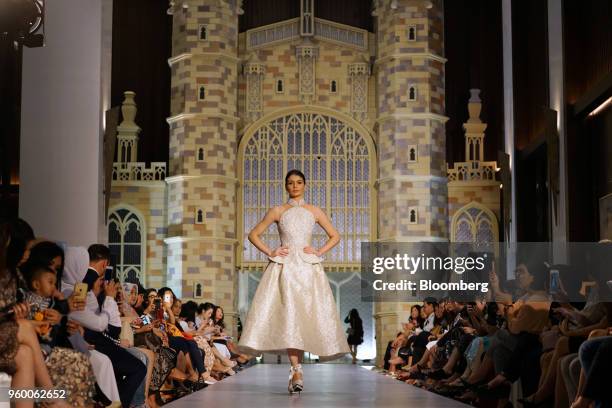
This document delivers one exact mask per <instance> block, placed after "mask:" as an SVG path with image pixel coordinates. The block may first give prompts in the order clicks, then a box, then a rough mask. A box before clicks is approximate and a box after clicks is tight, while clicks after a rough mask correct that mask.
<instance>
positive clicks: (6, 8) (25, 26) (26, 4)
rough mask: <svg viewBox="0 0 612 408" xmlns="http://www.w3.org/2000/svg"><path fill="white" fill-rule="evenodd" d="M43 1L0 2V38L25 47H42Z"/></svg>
mask: <svg viewBox="0 0 612 408" xmlns="http://www.w3.org/2000/svg"><path fill="white" fill-rule="evenodd" d="M44 15H45V2H44V0H2V1H0V36H4V37H7V38H9V39H10V40H12V41H14V42H15V43H16V44H17V45H18V44H21V45H25V46H26V47H42V46H43V44H44V36H43V35H42V34H38V33H37V32H38V31H39V30H41V29H43V30H44Z"/></svg>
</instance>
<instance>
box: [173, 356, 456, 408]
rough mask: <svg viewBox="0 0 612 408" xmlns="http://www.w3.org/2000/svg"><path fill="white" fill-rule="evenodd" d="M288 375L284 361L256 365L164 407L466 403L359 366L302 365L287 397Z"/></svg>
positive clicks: (440, 407)
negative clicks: (298, 390)
mask: <svg viewBox="0 0 612 408" xmlns="http://www.w3.org/2000/svg"><path fill="white" fill-rule="evenodd" d="M288 379H289V366H288V365H285V364H258V365H255V366H253V367H250V368H248V369H246V370H244V371H242V372H239V373H237V374H236V375H235V376H233V377H230V378H226V379H225V380H223V381H221V382H218V383H217V384H214V385H210V386H208V387H207V388H205V389H203V390H201V391H199V392H196V393H193V394H190V395H188V396H186V397H183V398H181V399H179V400H177V401H175V402H174V403H171V404H168V405H166V406H168V407H172V408H181V407H218V408H220V407H223V408H234V407H236V408H238V407H239V408H251V407H253V408H260V407H261V408H264V407H265V408H276V407H299V408H328V407H342V408H344V407H350V408H359V407H374V406H376V407H418V408H428V407H436V408H454V407H465V406H466V405H464V404H462V403H460V402H458V401H454V400H452V399H449V398H445V397H442V396H440V395H437V394H434V393H431V392H428V391H425V390H422V389H420V388H417V387H413V386H411V385H408V384H405V383H402V382H400V381H397V380H394V379H392V378H391V377H387V376H384V375H381V374H379V373H375V372H372V371H370V370H369V369H367V368H363V367H360V366H358V365H346V364H305V365H304V392H302V394H301V395H298V394H294V395H289V393H288V392H287V382H288Z"/></svg>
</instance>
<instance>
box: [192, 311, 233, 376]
mask: <svg viewBox="0 0 612 408" xmlns="http://www.w3.org/2000/svg"><path fill="white" fill-rule="evenodd" d="M198 310H199V311H200V314H199V315H198V316H196V321H197V320H198V317H199V324H198V323H196V327H197V332H196V333H197V335H199V336H200V337H202V338H203V339H204V340H205V341H206V342H207V343H208V345H209V347H210V350H211V351H212V354H213V355H214V357H215V362H214V365H213V369H212V370H213V373H216V374H217V377H218V378H220V377H221V375H234V374H235V371H234V370H233V368H234V367H235V366H236V365H237V363H236V362H235V361H232V360H230V359H228V358H227V357H225V356H224V355H222V354H221V352H220V351H219V349H217V347H215V346H214V344H213V342H212V339H213V337H214V336H216V335H218V334H219V333H220V332H219V328H218V327H215V326H214V325H213V322H212V315H213V311H214V310H215V305H213V304H212V303H209V302H206V303H203V304H201V305H200V306H198Z"/></svg>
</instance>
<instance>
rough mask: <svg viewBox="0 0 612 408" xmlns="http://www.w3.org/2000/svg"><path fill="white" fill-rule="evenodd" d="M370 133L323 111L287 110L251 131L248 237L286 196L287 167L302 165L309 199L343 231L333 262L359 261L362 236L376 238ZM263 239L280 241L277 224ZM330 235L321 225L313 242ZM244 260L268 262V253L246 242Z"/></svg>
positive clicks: (246, 164)
mask: <svg viewBox="0 0 612 408" xmlns="http://www.w3.org/2000/svg"><path fill="white" fill-rule="evenodd" d="M367 137H369V136H368V135H367V134H360V133H359V132H358V131H357V129H356V128H355V127H353V126H351V125H350V124H349V123H347V122H343V121H341V120H339V119H337V118H335V117H332V116H328V115H325V114H319V113H297V114H291V115H287V116H281V117H279V118H277V119H274V120H272V121H270V122H268V123H265V124H263V125H262V126H261V127H260V128H258V129H257V130H255V132H254V133H252V135H251V136H247V137H246V138H245V139H244V141H243V143H244V145H243V147H242V149H244V150H243V151H244V155H243V158H242V160H243V162H242V163H241V167H242V170H241V172H242V180H241V184H242V186H243V187H242V190H241V193H242V211H243V214H242V223H243V225H242V227H241V231H242V233H243V238H244V239H246V235H247V234H248V232H249V231H250V230H251V229H252V228H253V227H254V226H255V224H256V223H257V222H259V221H260V220H261V218H262V217H263V216H264V214H265V212H266V211H267V210H268V209H269V208H271V207H273V206H276V205H279V204H282V203H283V202H284V200H285V198H286V197H285V189H284V177H285V173H286V172H287V171H288V170H290V169H300V170H301V171H302V172H304V174H305V175H306V182H307V185H308V188H307V190H306V197H305V200H306V201H307V202H309V203H312V204H313V205H316V206H319V207H321V208H322V209H323V210H324V211H325V212H326V213H327V215H328V216H329V217H330V218H331V221H332V223H333V224H334V226H335V227H336V229H337V230H338V231H339V232H340V234H341V236H342V239H341V241H340V243H339V244H338V245H337V246H336V247H334V248H333V249H332V250H331V251H330V252H329V253H328V254H327V255H326V259H327V261H329V265H334V264H335V265H340V264H343V265H349V264H350V265H354V266H355V267H357V265H358V263H359V261H360V259H361V242H362V241H369V240H370V239H371V238H372V235H371V233H372V231H371V228H372V223H371V214H370V212H371V203H372V196H371V191H370V185H371V184H370V183H371V177H370V175H371V173H372V171H373V168H372V165H373V160H374V157H375V156H374V155H375V153H374V151H373V148H371V147H370V146H371V145H370V144H368V142H367V141H366V140H367V139H366V138H367ZM262 239H263V240H264V241H265V242H267V243H269V245H271V246H274V245H276V244H278V242H279V241H278V234H277V233H276V232H275V231H273V230H272V228H270V229H268V230H267V231H266V232H265V233H264V234H263V235H262ZM326 240H327V235H326V234H325V231H323V230H322V229H320V228H319V227H318V226H317V227H316V228H315V231H314V233H313V238H312V245H313V246H314V247H320V246H322V245H323V244H324V242H325V241H326ZM242 261H243V263H247V264H248V263H250V262H263V261H264V257H263V256H262V255H261V253H260V252H259V251H258V250H257V248H255V247H253V246H252V245H246V246H245V248H244V252H243V259H242ZM342 267H344V266H342Z"/></svg>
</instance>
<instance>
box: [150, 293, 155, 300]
mask: <svg viewBox="0 0 612 408" xmlns="http://www.w3.org/2000/svg"><path fill="white" fill-rule="evenodd" d="M155 296H157V295H154V294H153V293H151V294H149V296H148V298H149V299H153V298H154V297H155Z"/></svg>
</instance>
